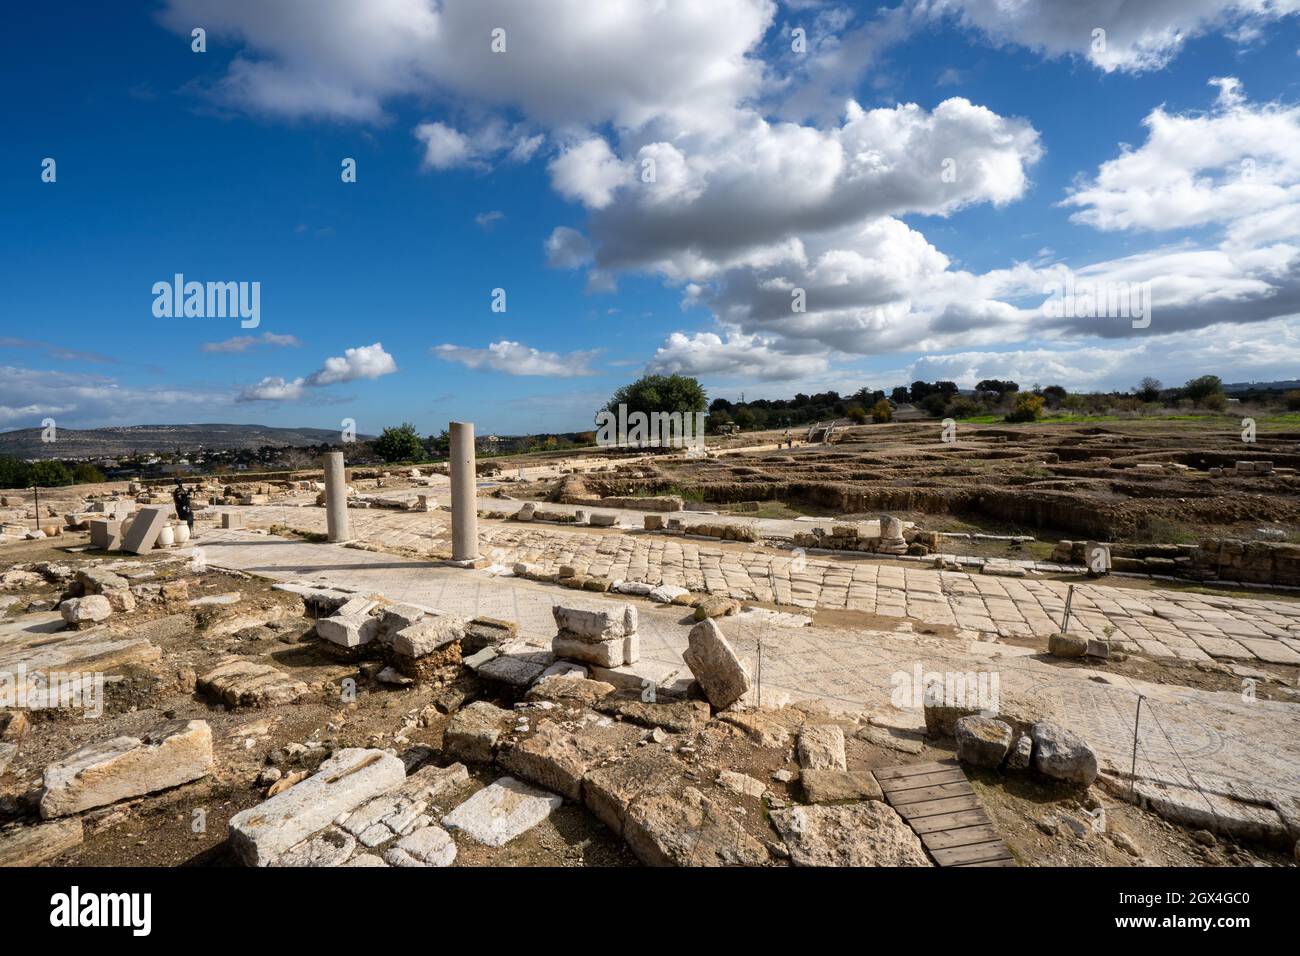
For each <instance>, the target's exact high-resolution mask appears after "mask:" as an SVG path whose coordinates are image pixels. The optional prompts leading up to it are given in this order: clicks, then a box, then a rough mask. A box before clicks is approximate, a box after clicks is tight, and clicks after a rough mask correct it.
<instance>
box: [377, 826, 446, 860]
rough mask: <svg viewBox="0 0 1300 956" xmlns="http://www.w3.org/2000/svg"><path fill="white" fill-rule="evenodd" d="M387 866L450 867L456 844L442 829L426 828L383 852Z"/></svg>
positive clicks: (405, 837)
mask: <svg viewBox="0 0 1300 956" xmlns="http://www.w3.org/2000/svg"><path fill="white" fill-rule="evenodd" d="M384 862H386V863H387V864H388V865H389V866H451V865H452V864H453V863H455V862H456V843H455V841H453V840H452V838H451V834H449V833H448V832H447V831H446V830H444V829H443V828H442V827H436V826H426V827H423V828H422V829H419V830H416V831H415V832H414V833H411V834H408V835H406V836H404V837H402V839H400V840H398V841H397V842H396V843H395V844H393V845H392V846H391V847H389V848H388V849H387V850H385V851H384Z"/></svg>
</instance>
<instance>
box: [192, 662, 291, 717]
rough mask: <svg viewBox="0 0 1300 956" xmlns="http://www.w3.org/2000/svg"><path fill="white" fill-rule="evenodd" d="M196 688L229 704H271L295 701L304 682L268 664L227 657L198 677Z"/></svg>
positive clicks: (237, 705) (269, 705) (264, 705)
mask: <svg viewBox="0 0 1300 956" xmlns="http://www.w3.org/2000/svg"><path fill="white" fill-rule="evenodd" d="M198 690H199V692H200V693H202V694H206V695H207V696H208V697H211V698H213V699H214V700H219V701H221V702H222V703H226V704H229V705H230V706H232V707H274V706H276V705H278V704H291V703H293V702H294V701H296V700H298V699H299V698H301V697H302V696H303V695H305V694H306V693H307V685H306V684H305V683H303V682H302V681H300V680H298V679H296V678H294V677H290V676H289V675H288V674H286V673H285V672H284V671H282V670H279V669H278V668H275V667H272V666H271V665H269V664H259V663H257V662H256V661H250V660H248V659H247V658H243V657H228V658H226V659H225V660H223V661H220V662H218V664H217V666H216V667H214V668H213V669H212V670H210V671H208V672H207V673H206V674H204V675H203V676H202V677H200V678H199V679H198Z"/></svg>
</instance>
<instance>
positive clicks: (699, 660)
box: [682, 620, 750, 710]
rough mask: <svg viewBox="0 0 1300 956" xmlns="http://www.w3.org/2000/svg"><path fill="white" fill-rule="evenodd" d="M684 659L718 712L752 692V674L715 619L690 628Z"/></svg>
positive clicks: (683, 654)
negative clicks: (750, 690)
mask: <svg viewBox="0 0 1300 956" xmlns="http://www.w3.org/2000/svg"><path fill="white" fill-rule="evenodd" d="M687 644H688V646H687V648H686V650H685V651H684V652H683V653H682V659H683V660H684V661H686V666H687V667H689V668H690V669H691V673H692V674H694V675H695V679H696V680H697V681H699V684H700V687H701V688H703V690H704V696H706V697H707V698H708V699H709V703H710V704H712V705H713V706H714V707H716V708H717V709H718V710H725V709H726V708H727V707H730V706H731V705H732V704H734V703H735V702H736V701H738V700H740V698H742V697H744V696H745V694H746V692H747V691H748V690H749V686H750V684H749V673H748V671H746V670H745V667H744V665H743V664H741V662H740V658H738V657H737V656H736V652H735V651H734V650H732V648H731V644H730V643H728V641H727V639H726V637H724V636H723V634H722V629H721V628H720V627H718V625H717V624H716V623H715V622H714V621H712V620H705V621H701V622H700V623H699V624H696V625H695V626H694V627H693V628H691V633H690V634H689V636H688V637H687Z"/></svg>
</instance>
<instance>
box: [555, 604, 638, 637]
mask: <svg viewBox="0 0 1300 956" xmlns="http://www.w3.org/2000/svg"><path fill="white" fill-rule="evenodd" d="M551 613H552V615H554V617H555V626H556V627H557V628H558V629H559V630H560V631H561V632H563V633H565V634H567V635H568V636H569V637H573V638H577V639H580V640H587V641H608V640H612V639H613V638H616V637H626V636H627V635H628V634H635V633H636V624H637V613H636V608H635V607H633V606H632V605H630V604H624V605H615V606H613V607H611V608H609V609H605V610H597V611H592V610H587V609H584V608H573V607H564V606H562V605H559V604H557V605H555V606H554V607H553V608H551Z"/></svg>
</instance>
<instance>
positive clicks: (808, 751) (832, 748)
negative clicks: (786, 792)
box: [799, 724, 848, 770]
mask: <svg viewBox="0 0 1300 956" xmlns="http://www.w3.org/2000/svg"><path fill="white" fill-rule="evenodd" d="M799 766H800V767H802V768H803V769H804V770H844V769H847V766H848V765H847V763H846V759H845V755H844V730H843V729H842V728H840V727H837V726H836V725H835V724H813V725H810V726H806V727H804V728H803V730H801V731H799Z"/></svg>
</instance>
